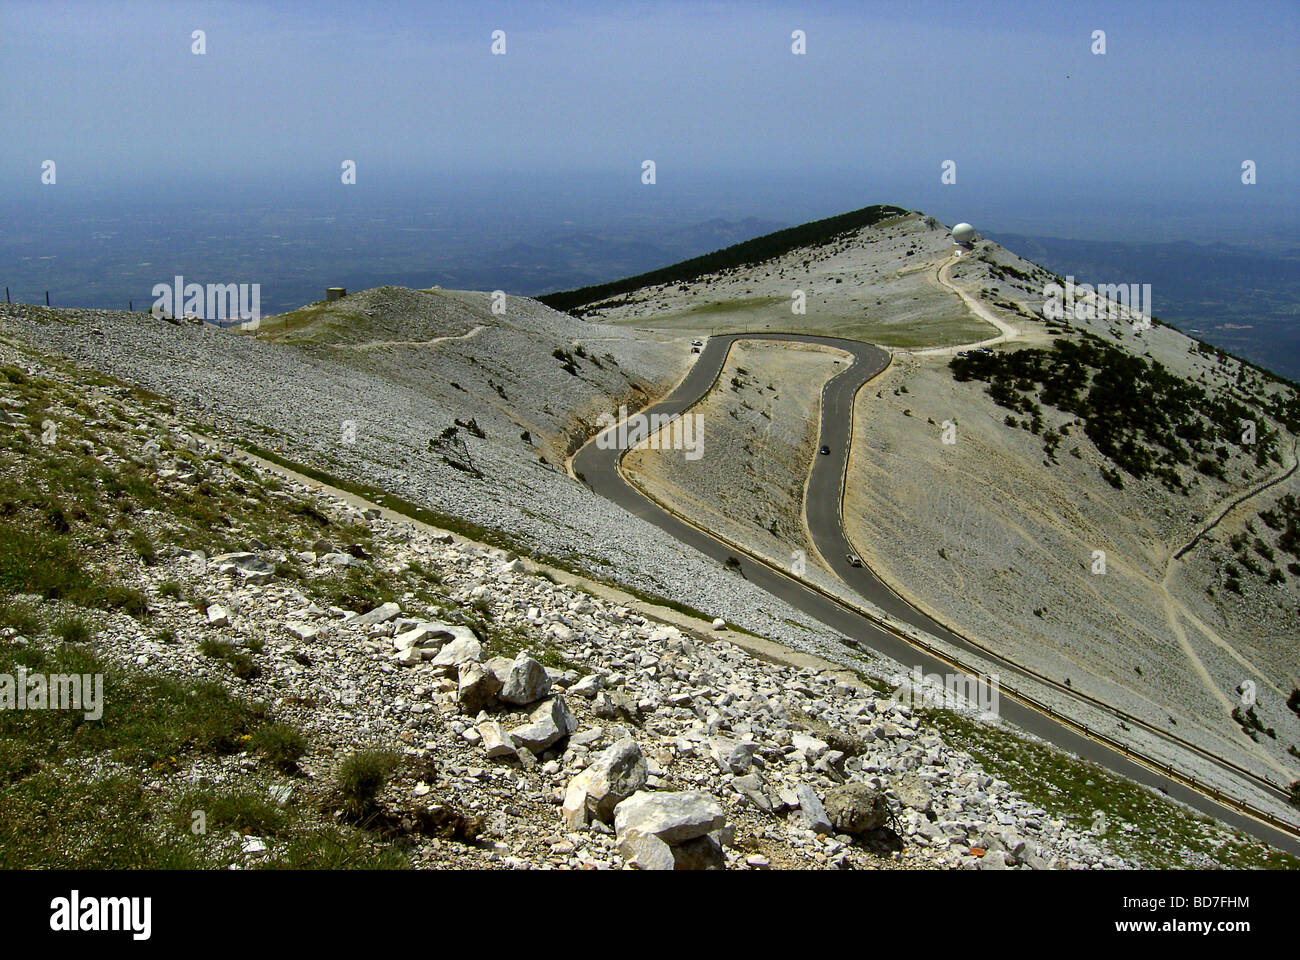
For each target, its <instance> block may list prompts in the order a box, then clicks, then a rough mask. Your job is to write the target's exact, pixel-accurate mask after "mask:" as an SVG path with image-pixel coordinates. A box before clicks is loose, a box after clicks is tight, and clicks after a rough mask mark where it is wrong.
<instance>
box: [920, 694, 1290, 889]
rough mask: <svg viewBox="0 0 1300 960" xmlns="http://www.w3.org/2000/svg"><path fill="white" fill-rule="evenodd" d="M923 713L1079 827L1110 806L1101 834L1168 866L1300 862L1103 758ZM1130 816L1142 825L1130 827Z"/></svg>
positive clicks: (1134, 855) (1124, 850) (1118, 849)
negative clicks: (1106, 765) (1197, 859)
mask: <svg viewBox="0 0 1300 960" xmlns="http://www.w3.org/2000/svg"><path fill="white" fill-rule="evenodd" d="M918 713H919V714H920V715H921V716H922V717H923V719H924V720H926V721H927V722H929V723H931V724H933V725H934V726H935V727H937V728H938V730H939V732H940V734H941V735H942V736H943V738H944V740H945V741H947V742H948V743H949V744H950V745H951V746H954V747H957V748H960V749H962V750H965V751H966V752H968V753H969V754H970V755H971V756H972V757H974V758H975V759H976V760H978V761H979V762H980V764H982V765H983V767H984V769H985V770H988V771H993V772H996V775H997V776H998V777H1000V778H1001V779H1003V780H1006V781H1007V782H1008V783H1009V784H1010V785H1011V788H1012V789H1013V790H1015V791H1016V792H1017V793H1019V794H1020V795H1021V796H1023V797H1024V798H1025V799H1026V800H1028V801H1029V802H1030V803H1034V804H1037V805H1038V806H1040V807H1042V808H1043V809H1045V810H1048V811H1050V812H1051V813H1052V815H1053V816H1056V817H1059V818H1060V819H1062V820H1065V821H1066V822H1067V823H1068V824H1069V825H1070V826H1071V827H1073V828H1074V829H1075V830H1079V831H1088V830H1091V829H1092V828H1093V825H1094V824H1095V823H1097V822H1098V821H1097V816H1096V815H1097V813H1098V811H1100V812H1102V813H1104V814H1105V818H1106V821H1107V822H1108V824H1109V826H1108V827H1107V828H1106V829H1105V830H1104V831H1102V835H1101V840H1102V842H1104V843H1105V845H1106V846H1107V847H1109V848H1110V850H1111V851H1112V852H1113V853H1115V854H1116V855H1117V856H1120V857H1123V858H1125V859H1128V860H1136V861H1140V862H1141V863H1143V864H1144V865H1146V866H1147V867H1150V868H1155V869H1162V870H1178V869H1184V870H1185V869H1188V867H1189V866H1190V865H1192V864H1189V854H1200V855H1203V856H1205V857H1206V858H1208V859H1209V860H1210V861H1213V862H1214V863H1217V864H1219V865H1221V866H1224V867H1231V868H1237V869H1263V868H1266V869H1286V870H1295V869H1297V868H1300V857H1295V856H1292V855H1291V854H1289V853H1285V852H1283V851H1281V850H1277V849H1275V848H1273V847H1270V846H1269V845H1267V844H1265V843H1263V842H1262V841H1260V840H1256V839H1254V838H1253V837H1249V836H1246V835H1244V834H1241V833H1238V832H1236V831H1232V830H1230V829H1229V828H1227V827H1224V826H1221V825H1220V824H1218V823H1215V822H1214V821H1212V820H1210V819H1209V818H1208V817H1203V816H1201V815H1199V814H1196V813H1192V812H1190V811H1188V810H1185V809H1184V808H1182V807H1179V806H1176V805H1175V804H1173V803H1171V802H1169V801H1168V800H1165V799H1163V798H1161V797H1160V796H1159V795H1157V794H1155V793H1153V792H1152V791H1150V790H1148V789H1146V788H1145V787H1142V786H1140V785H1138V784H1136V783H1133V782H1132V781H1130V780H1126V779H1124V778H1123V777H1120V776H1118V775H1116V774H1113V773H1110V772H1109V771H1107V770H1105V769H1103V768H1102V767H1100V766H1098V765H1097V764H1094V763H1091V762H1089V761H1087V760H1081V759H1079V758H1077V757H1072V756H1070V755H1068V754H1065V753H1063V752H1061V751H1059V750H1056V749H1053V748H1051V747H1049V746H1047V745H1046V744H1041V743H1034V742H1032V741H1029V740H1024V739H1022V738H1020V737H1017V736H1015V735H1014V734H1012V733H1009V732H1007V731H1003V730H998V729H996V728H993V727H989V726H987V725H985V724H981V723H979V722H977V721H975V720H973V719H971V718H969V717H965V716H962V715H960V714H957V713H953V712H951V711H946V710H922V711H918ZM1124 824H1132V825H1134V826H1135V827H1137V829H1136V830H1133V831H1125V830H1123V829H1121V828H1122V826H1123V825H1124ZM1225 837H1226V838H1227V839H1226V842H1224V838H1225Z"/></svg>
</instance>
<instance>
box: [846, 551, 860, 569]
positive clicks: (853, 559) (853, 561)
mask: <svg viewBox="0 0 1300 960" xmlns="http://www.w3.org/2000/svg"><path fill="white" fill-rule="evenodd" d="M847 559H848V561H849V566H850V567H860V566H862V558H861V557H859V556H858V555H857V554H856V553H850V554H849V555H848V557H847Z"/></svg>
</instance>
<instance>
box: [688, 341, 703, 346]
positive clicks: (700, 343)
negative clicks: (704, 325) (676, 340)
mask: <svg viewBox="0 0 1300 960" xmlns="http://www.w3.org/2000/svg"><path fill="white" fill-rule="evenodd" d="M691 346H692V347H702V346H704V341H703V340H692V341H691Z"/></svg>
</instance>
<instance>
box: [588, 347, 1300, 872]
mask: <svg viewBox="0 0 1300 960" xmlns="http://www.w3.org/2000/svg"><path fill="white" fill-rule="evenodd" d="M737 340H778V341H787V342H796V343H815V344H822V345H824V346H828V347H834V348H836V349H839V350H843V351H845V352H847V353H849V354H850V355H852V357H853V358H854V359H853V362H852V363H851V364H850V365H849V366H848V367H846V368H845V369H844V370H843V371H842V372H840V373H838V374H836V375H835V376H834V377H832V378H831V379H830V380H828V381H827V382H826V384H825V386H824V387H823V388H822V405H821V423H820V440H819V445H820V444H825V445H826V446H828V447H829V448H830V454H829V455H819V456H817V457H815V458H814V463H813V467H812V470H811V472H810V475H809V478H808V486H807V492H806V496H805V510H806V514H807V521H808V529H809V531H810V532H811V534H812V538H813V545H814V546H815V547H816V548H817V550H818V551H819V552H820V553H821V555H822V557H824V558H825V560H826V562H827V563H828V564H829V566H830V567H831V569H832V570H833V571H834V572H835V574H836V575H837V576H838V577H839V578H840V579H841V580H843V581H844V582H845V583H846V584H848V585H849V586H850V587H851V588H852V589H853V590H854V591H856V592H857V593H858V594H859V595H861V596H862V597H865V598H866V599H868V600H870V601H871V602H872V603H874V604H876V605H877V606H879V607H881V608H882V609H884V610H886V611H887V612H888V613H890V614H892V615H893V616H895V617H897V618H898V619H900V620H903V621H905V622H907V623H910V624H912V625H913V626H916V627H919V628H920V629H922V630H924V631H926V632H927V633H930V634H933V635H935V636H938V637H940V638H941V639H943V640H945V641H947V642H948V643H950V644H952V645H953V646H955V647H957V648H958V649H961V650H964V651H967V652H969V653H972V654H975V655H977V656H979V657H981V658H983V659H986V660H988V659H995V658H993V657H991V656H990V654H989V653H988V652H987V651H985V650H979V649H976V648H974V647H972V646H971V645H970V644H969V643H968V642H966V641H965V640H963V639H962V638H960V637H958V636H956V635H955V634H953V633H951V632H950V631H949V630H947V629H946V628H945V627H943V626H942V625H941V624H938V623H936V622H934V621H933V620H931V619H930V618H929V617H927V616H926V615H925V614H924V613H922V612H921V611H919V610H917V609H916V608H914V607H912V606H911V605H910V604H908V603H907V602H906V601H904V600H903V599H902V598H900V597H899V596H898V595H896V594H895V593H893V591H891V590H890V589H889V588H888V587H887V586H885V584H883V583H881V582H880V580H879V579H878V578H877V577H876V576H875V575H874V574H873V573H872V572H871V570H870V569H868V568H866V567H854V566H852V565H851V564H850V563H849V562H848V558H847V555H848V554H849V553H850V552H851V551H852V549H853V548H852V547H851V545H850V544H849V542H848V539H847V538H846V536H845V534H844V527H843V523H842V518H841V515H840V505H841V494H842V490H843V482H844V474H845V470H846V467H847V463H848V454H849V444H850V441H851V438H852V429H853V426H852V425H853V404H854V398H855V397H856V396H857V393H858V390H859V389H860V388H861V387H862V386H863V384H865V383H866V382H867V381H869V380H871V379H872V378H873V377H875V376H876V375H877V374H879V373H880V372H881V371H882V370H884V369H885V368H886V367H887V366H889V363H890V355H889V353H888V352H887V351H885V350H882V349H881V348H879V347H875V346H872V345H871V344H867V343H862V342H859V341H856V340H842V339H839V338H836V337H818V336H811V335H804V334H785V333H741V334H728V335H722V336H714V337H711V338H709V340H708V342H707V343H706V345H705V346H704V347H703V348H702V350H701V352H700V356H699V359H698V360H697V361H696V363H695V365H694V366H693V367H692V368H691V370H690V372H689V373H688V374H687V375H686V377H685V378H684V379H683V380H682V381H681V383H679V384H678V385H677V387H676V388H675V389H674V390H673V392H672V393H671V394H669V395H668V396H667V397H666V398H664V399H663V400H661V401H660V402H658V403H656V404H653V405H652V406H650V407H647V408H646V409H644V410H642V411H640V412H641V413H642V414H644V415H647V416H653V415H656V414H661V415H668V416H676V415H680V414H682V413H684V412H686V411H687V410H688V409H689V408H690V407H692V406H694V405H695V404H696V403H697V402H699V401H700V400H701V399H702V398H703V397H704V396H705V394H707V393H708V392H709V390H710V389H711V388H712V387H713V384H714V382H715V381H716V380H717V379H718V377H719V375H720V374H721V373H722V368H723V365H724V364H725V363H726V359H727V355H728V353H729V352H730V350H731V345H732V344H733V343H735V342H736V341H737ZM614 429H616V427H610V428H609V430H614ZM607 432H608V431H602V433H600V434H597V435H596V437H593V438H592V439H591V440H590V441H588V443H587V444H586V446H584V447H583V448H582V449H581V450H579V451H578V453H577V454H575V455H574V458H573V465H572V466H573V471H574V473H575V474H577V475H579V476H580V477H581V478H582V480H583V481H584V482H585V483H586V484H587V486H588V487H590V488H591V489H592V490H593V491H594V492H595V493H597V494H599V495H601V496H603V497H605V498H606V499H607V500H611V501H613V502H614V503H616V504H618V505H619V506H621V507H623V509H625V510H627V511H628V512H629V513H631V514H634V515H635V516H638V517H640V518H642V519H643V520H646V521H648V522H650V523H652V524H654V525H655V526H657V527H659V529H661V530H663V531H664V532H666V533H668V534H669V535H670V536H672V537H673V538H675V539H676V540H679V541H681V542H682V543H685V544H688V545H690V546H692V547H694V548H695V549H696V550H698V551H699V552H701V553H703V554H705V555H706V556H709V557H712V558H713V559H715V560H717V561H719V562H723V563H725V562H726V561H727V560H728V558H731V557H735V556H736V554H737V552H738V551H737V550H736V549H735V548H734V547H731V546H729V545H727V544H726V543H724V542H722V541H721V540H718V539H716V538H715V537H713V536H711V535H709V534H708V533H706V532H704V531H703V530H701V529H700V528H698V527H695V526H693V525H691V524H689V523H686V522H685V521H683V520H681V519H679V518H678V517H676V516H674V515H673V514H671V513H668V512H667V511H665V510H663V509H661V508H660V507H659V506H658V505H657V504H655V503H654V502H653V501H651V500H649V499H648V498H646V497H645V496H644V495H643V494H642V493H641V492H640V491H638V490H637V489H636V488H635V487H633V486H632V485H630V484H629V483H627V482H626V481H625V480H624V479H623V476H622V474H621V473H620V472H619V461H620V460H621V459H622V455H623V453H624V451H623V450H621V449H616V448H614V446H613V445H612V444H611V445H610V448H609V449H602V447H601V446H600V445H599V444H598V443H597V442H596V441H597V439H599V438H600V437H601V436H603V435H604V434H605V433H607ZM741 572H742V574H743V575H744V576H745V578H746V579H748V580H749V581H750V582H751V583H754V584H756V585H757V586H759V587H762V588H763V589H764V590H766V591H767V592H768V593H771V594H772V595H774V596H776V597H779V598H781V599H782V600H784V601H785V602H786V603H788V604H790V605H791V606H793V607H795V608H797V609H799V610H802V611H803V612H804V613H807V614H809V615H810V616H812V617H815V618H816V619H818V620H820V621H821V622H822V623H824V624H826V625H827V626H828V627H830V628H832V629H833V630H836V631H838V632H840V633H842V634H843V635H845V636H846V637H850V638H852V639H854V640H855V641H857V642H860V643H861V644H862V645H864V646H867V647H870V648H871V649H872V650H875V651H876V652H878V653H881V654H883V655H885V656H887V657H890V658H892V659H893V660H896V661H897V662H898V663H900V664H902V665H904V667H908V668H910V667H912V666H919V667H920V668H921V670H922V672H923V673H938V674H941V675H942V674H948V673H952V672H954V671H957V672H963V671H961V668H960V667H959V666H958V665H956V664H953V663H948V662H946V661H944V660H941V659H940V658H938V657H936V656H934V655H932V654H930V653H929V652H927V651H925V650H922V649H919V648H917V647H915V646H913V645H912V644H911V643H909V642H908V641H907V640H905V639H904V638H902V637H901V636H899V635H897V634H894V633H892V632H889V631H887V630H885V629H882V628H881V627H880V626H879V625H877V624H876V623H875V622H874V621H872V620H871V619H869V618H867V617H866V616H864V615H862V614H860V613H858V612H857V611H856V610H854V609H853V608H851V607H849V606H847V605H846V604H843V603H839V602H837V601H835V600H833V599H831V598H830V597H828V596H827V595H826V594H823V593H821V592H819V591H817V590H815V589H813V588H811V587H809V586H806V585H804V584H803V583H801V582H800V581H798V580H796V579H795V578H794V577H793V576H792V575H790V574H787V573H784V572H782V571H780V570H778V569H776V568H774V567H772V566H769V565H768V564H766V563H763V562H760V561H758V560H756V559H754V558H752V557H748V556H746V557H744V558H743V560H742V565H741ZM998 667H999V676H1000V677H1003V678H1005V677H1006V676H1007V675H1010V676H1015V677H1021V678H1024V677H1025V676H1026V675H1025V674H1024V673H1023V672H1021V671H1020V670H1019V669H1017V668H1016V667H1015V665H1014V664H1011V663H1009V662H1008V661H1001V662H999V663H998ZM999 707H1000V713H1001V715H1002V717H1003V718H1004V719H1005V720H1007V721H1008V722H1009V723H1012V724H1014V725H1015V726H1017V727H1019V728H1020V729H1022V730H1025V731H1028V732H1029V733H1032V734H1034V735H1036V736H1038V737H1041V738H1043V739H1044V740H1047V741H1049V742H1051V743H1054V744H1056V745H1057V746H1059V747H1062V748H1064V749H1066V750H1069V751H1071V752H1072V753H1075V754H1077V755H1079V756H1081V757H1084V758H1086V759H1088V760H1092V761H1094V762H1096V763H1098V764H1100V765H1102V766H1104V767H1106V768H1107V769H1108V770H1111V771H1113V772H1115V773H1118V774H1120V775H1122V776H1124V777H1126V778H1128V779H1130V780H1134V781H1136V782H1138V783H1141V784H1144V785H1146V786H1149V787H1152V788H1155V789H1157V790H1160V791H1161V792H1162V793H1164V794H1166V795H1167V796H1170V797H1172V798H1173V799H1175V800H1179V801H1181V802H1183V803H1185V804H1187V805H1188V806H1191V807H1194V808H1196V809H1197V810H1200V811H1202V812H1204V813H1206V814H1209V815H1210V816H1213V817H1215V818H1217V819H1219V820H1221V821H1223V822H1224V823H1228V824H1231V825H1232V826H1234V827H1237V828H1239V829H1241V830H1242V831H1244V832H1246V833H1249V834H1251V835H1253V836H1256V837H1258V838H1260V839H1262V840H1265V841H1267V842H1268V843H1271V844H1273V845H1274V846H1277V847H1279V848H1281V849H1283V850H1287V851H1288V852H1291V853H1294V854H1297V855H1300V837H1297V836H1295V835H1294V834H1291V833H1287V832H1285V831H1283V830H1279V829H1277V828H1275V827H1273V826H1270V825H1269V824H1267V823H1264V822H1262V821H1260V820H1257V819H1256V818H1254V817H1251V816H1249V815H1247V814H1244V813H1242V812H1241V811H1239V810H1237V809H1235V808H1233V807H1231V806H1226V805H1224V804H1220V803H1218V802H1217V801H1215V800H1213V799H1212V798H1210V797H1208V796H1206V795H1205V794H1203V793H1200V792H1199V791H1197V790H1194V789H1192V788H1190V787H1188V786H1186V785H1184V784H1183V783H1181V782H1180V781H1178V780H1174V779H1171V778H1169V777H1166V776H1164V775H1163V774H1160V773H1157V772H1156V771H1154V770H1152V769H1151V768H1149V767H1147V766H1144V765H1143V764H1140V763H1137V762H1135V761H1134V760H1131V759H1129V758H1128V757H1126V756H1124V755H1123V754H1122V753H1121V752H1119V751H1118V750H1115V749H1113V748H1111V747H1110V746H1108V745H1106V744H1104V743H1100V742H1098V741H1096V740H1093V739H1091V738H1090V737H1087V736H1085V735H1083V734H1081V733H1079V732H1078V731H1076V730H1075V729H1073V728H1072V727H1069V726H1067V725H1065V724H1063V723H1060V722H1058V721H1057V720H1055V719H1053V718H1052V717H1049V716H1047V715H1046V714H1044V713H1042V712H1040V711H1039V710H1037V709H1035V708H1033V707H1031V706H1029V705H1027V704H1025V703H1022V702H1020V701H1019V700H1017V699H1015V698H1014V694H1011V693H1010V692H1009V691H1008V690H1007V689H1005V688H1004V689H1003V690H1002V696H1001V697H1000V700H999Z"/></svg>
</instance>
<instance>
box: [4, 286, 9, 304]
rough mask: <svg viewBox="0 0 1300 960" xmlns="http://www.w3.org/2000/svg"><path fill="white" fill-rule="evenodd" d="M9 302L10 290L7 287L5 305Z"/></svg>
mask: <svg viewBox="0 0 1300 960" xmlns="http://www.w3.org/2000/svg"><path fill="white" fill-rule="evenodd" d="M8 302H9V288H8V287H5V303H8Z"/></svg>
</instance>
